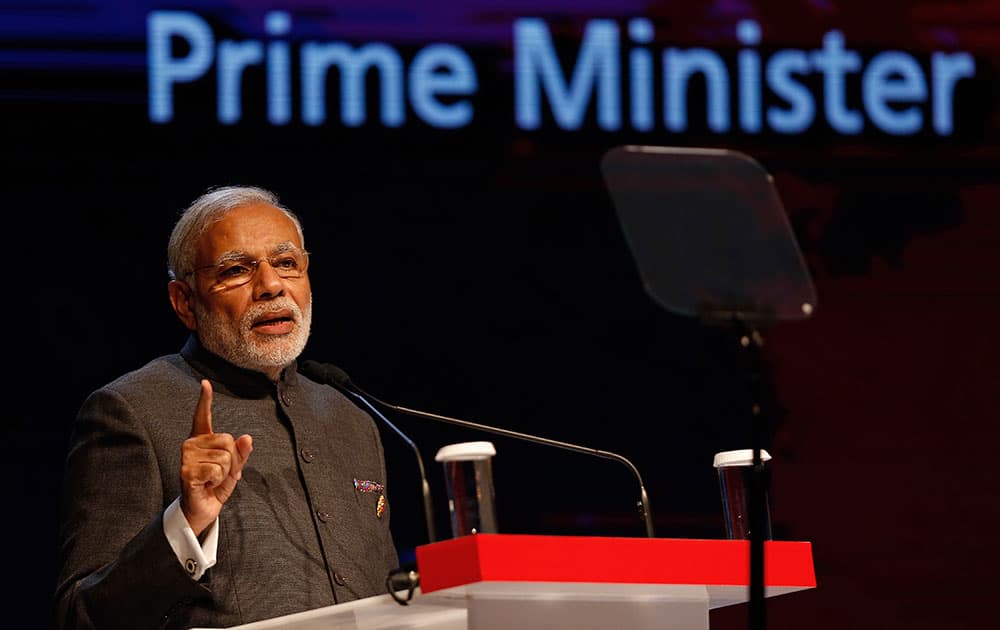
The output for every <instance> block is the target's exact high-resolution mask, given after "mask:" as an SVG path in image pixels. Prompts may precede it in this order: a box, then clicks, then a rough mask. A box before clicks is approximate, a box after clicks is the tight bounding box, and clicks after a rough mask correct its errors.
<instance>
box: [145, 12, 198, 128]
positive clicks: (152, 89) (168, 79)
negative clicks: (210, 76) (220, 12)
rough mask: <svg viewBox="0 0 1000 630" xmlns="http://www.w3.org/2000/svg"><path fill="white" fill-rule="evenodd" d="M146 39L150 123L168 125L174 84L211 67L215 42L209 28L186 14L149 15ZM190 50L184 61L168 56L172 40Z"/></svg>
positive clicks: (188, 79)
mask: <svg viewBox="0 0 1000 630" xmlns="http://www.w3.org/2000/svg"><path fill="white" fill-rule="evenodd" d="M146 28H147V31H148V38H149V49H148V51H147V56H146V58H147V64H148V71H149V119H150V120H152V121H153V122H157V123H167V122H170V120H171V119H172V118H173V117H174V94H173V84H174V83H178V82H181V83H182V82H188V81H193V80H195V79H197V78H198V77H200V76H202V75H204V74H205V71H206V70H208V68H209V66H211V65H212V59H213V57H214V53H213V48H214V46H215V38H214V37H213V36H212V29H211V27H209V25H208V24H207V23H206V22H205V21H204V20H202V19H201V18H200V17H198V16H197V15H195V14H194V13H189V12H187V11H152V12H151V13H150V14H149V17H148V18H147V20H146ZM174 36H176V37H181V38H183V39H184V41H185V42H187V44H188V45H189V46H190V47H191V50H190V51H189V52H188V53H187V55H185V56H183V57H172V56H171V54H170V53H171V40H170V38H171V37H174Z"/></svg>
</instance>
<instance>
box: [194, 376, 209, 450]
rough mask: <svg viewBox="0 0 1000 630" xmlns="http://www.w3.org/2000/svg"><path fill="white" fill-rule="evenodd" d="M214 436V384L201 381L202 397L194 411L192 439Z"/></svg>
mask: <svg viewBox="0 0 1000 630" xmlns="http://www.w3.org/2000/svg"><path fill="white" fill-rule="evenodd" d="M211 434H212V384H211V383H209V382H208V381H207V380H204V379H202V381H201V396H200V397H199V398H198V406H197V407H196V408H195V410H194V423H193V424H192V425H191V437H194V436H196V435H211Z"/></svg>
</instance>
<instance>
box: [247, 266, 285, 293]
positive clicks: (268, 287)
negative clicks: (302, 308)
mask: <svg viewBox="0 0 1000 630" xmlns="http://www.w3.org/2000/svg"><path fill="white" fill-rule="evenodd" d="M284 292H285V282H284V280H283V279H282V278H281V276H279V275H278V273H277V272H276V271H275V270H274V267H272V266H271V263H269V262H267V261H266V260H262V261H260V263H258V264H257V272H256V273H255V274H254V279H253V293H254V296H253V297H254V299H255V300H266V299H269V298H274V297H278V296H280V295H282V294H284Z"/></svg>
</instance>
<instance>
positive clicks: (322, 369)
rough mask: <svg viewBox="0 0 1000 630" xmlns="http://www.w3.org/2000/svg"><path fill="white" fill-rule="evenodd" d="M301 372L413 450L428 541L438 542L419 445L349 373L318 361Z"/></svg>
mask: <svg viewBox="0 0 1000 630" xmlns="http://www.w3.org/2000/svg"><path fill="white" fill-rule="evenodd" d="M299 370H300V371H301V372H302V373H303V374H305V375H306V376H308V377H309V378H311V379H313V380H314V381H316V382H319V383H323V384H325V385H330V386H332V387H334V388H336V389H338V390H339V391H341V392H343V393H344V394H347V395H348V396H350V397H351V398H352V399H353V400H356V401H358V402H359V403H361V404H362V405H364V407H365V409H367V410H368V411H369V412H371V413H372V414H373V415H374V416H375V417H377V418H378V419H379V420H381V421H382V422H383V423H385V425H386V426H387V427H389V428H390V429H392V430H393V431H394V432H395V433H396V435H398V436H399V437H400V438H401V439H402V440H403V441H404V442H406V443H407V444H408V445H409V447H410V448H411V449H413V453H414V455H416V458H417V467H418V468H419V470H420V485H421V493H422V495H423V498H424V520H425V521H426V526H427V539H428V542H435V541H437V532H436V529H435V527H434V509H433V502H432V501H431V485H430V484H429V483H428V482H427V473H426V471H425V470H424V458H423V457H421V455H420V449H418V448H417V445H416V444H414V442H413V440H411V439H410V438H409V436H407V435H406V434H405V433H403V431H402V430H400V428H399V427H397V426H396V425H395V424H393V423H392V421H390V420H389V419H388V418H387V417H385V414H383V413H382V412H380V411H379V410H378V408H376V407H375V406H374V405H372V404H371V403H370V402H369V401H368V400H367V399H366V398H365V396H364V395H363V394H361V393H359V391H357V389H358V388H357V387H356V386H355V385H354V384H353V383H352V382H351V378H350V377H349V376H348V375H347V372H345V371H344V370H342V369H340V368H339V367H337V366H336V365H333V364H332V363H319V362H317V361H303V362H302V363H301V365H300V366H299Z"/></svg>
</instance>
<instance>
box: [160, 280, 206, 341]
mask: <svg viewBox="0 0 1000 630" xmlns="http://www.w3.org/2000/svg"><path fill="white" fill-rule="evenodd" d="M167 292H169V293H170V305H171V306H173V307H174V312H175V313H177V317H179V318H180V320H181V321H182V322H184V325H185V326H187V327H188V330H198V322H197V320H196V319H195V317H194V311H193V310H191V302H192V301H193V299H194V296H193V295H192V289H191V287H189V286H188V285H187V284H186V283H184V282H181V281H180V280H171V281H170V282H169V283H167Z"/></svg>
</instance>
